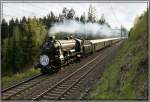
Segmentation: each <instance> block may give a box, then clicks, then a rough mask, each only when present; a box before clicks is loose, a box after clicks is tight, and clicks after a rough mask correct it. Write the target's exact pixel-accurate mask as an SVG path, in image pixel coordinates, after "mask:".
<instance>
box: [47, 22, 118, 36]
mask: <svg viewBox="0 0 150 102" xmlns="http://www.w3.org/2000/svg"><path fill="white" fill-rule="evenodd" d="M61 32H63V33H68V34H82V35H89V34H90V35H92V36H96V35H98V36H101V37H112V36H113V37H114V36H115V37H116V36H120V30H119V29H112V28H110V27H108V26H107V25H106V24H104V25H100V24H98V23H91V22H88V23H85V24H83V23H81V22H77V21H75V20H65V22H63V23H62V22H61V23H55V24H54V25H53V26H52V27H51V29H50V30H49V36H52V35H55V34H57V33H61Z"/></svg>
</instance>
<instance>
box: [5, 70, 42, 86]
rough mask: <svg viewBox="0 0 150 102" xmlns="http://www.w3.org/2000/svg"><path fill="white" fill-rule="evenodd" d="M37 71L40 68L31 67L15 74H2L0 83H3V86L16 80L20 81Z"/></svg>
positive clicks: (35, 73)
mask: <svg viewBox="0 0 150 102" xmlns="http://www.w3.org/2000/svg"><path fill="white" fill-rule="evenodd" d="M39 73H40V70H38V69H34V68H31V69H29V70H27V71H25V72H22V73H17V74H14V75H11V76H4V77H2V85H3V87H7V86H10V85H12V84H14V83H16V82H20V81H22V80H24V79H25V78H30V77H32V76H34V75H37V74H39Z"/></svg>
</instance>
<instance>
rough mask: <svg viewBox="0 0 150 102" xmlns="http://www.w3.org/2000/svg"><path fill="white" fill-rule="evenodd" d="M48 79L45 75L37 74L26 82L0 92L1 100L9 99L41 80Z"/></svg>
mask: <svg viewBox="0 0 150 102" xmlns="http://www.w3.org/2000/svg"><path fill="white" fill-rule="evenodd" d="M46 78H48V76H47V75H43V74H39V75H36V76H34V77H32V78H29V79H27V80H24V81H22V82H20V83H18V84H15V85H13V86H11V87H8V88H6V89H4V90H2V91H1V93H2V99H4V100H5V99H10V98H11V97H13V96H15V95H17V94H19V93H21V92H23V91H24V90H27V89H29V88H31V87H32V86H34V85H36V84H38V83H40V82H41V81H42V80H45V79H46Z"/></svg>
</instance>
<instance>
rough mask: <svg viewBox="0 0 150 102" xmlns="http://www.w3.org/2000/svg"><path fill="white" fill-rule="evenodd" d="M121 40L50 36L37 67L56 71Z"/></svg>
mask: <svg viewBox="0 0 150 102" xmlns="http://www.w3.org/2000/svg"><path fill="white" fill-rule="evenodd" d="M120 40H121V39H120V38H109V39H97V40H82V39H79V38H74V39H70V40H55V39H54V38H53V37H49V38H48V40H47V41H45V42H44V43H43V45H42V51H41V54H40V56H39V60H38V64H37V65H36V68H40V69H41V72H42V73H44V74H46V73H54V72H57V71H59V70H60V69H61V67H62V66H64V65H68V64H69V63H71V62H73V61H75V60H76V61H79V60H80V58H81V57H82V56H84V55H87V54H89V53H94V52H96V51H99V50H100V49H103V48H105V47H107V46H110V45H112V44H114V43H116V42H119V41H120Z"/></svg>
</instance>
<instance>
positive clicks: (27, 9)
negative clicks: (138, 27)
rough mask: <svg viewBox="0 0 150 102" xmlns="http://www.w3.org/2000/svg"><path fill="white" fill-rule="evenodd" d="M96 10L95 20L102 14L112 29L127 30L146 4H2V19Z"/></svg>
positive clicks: (79, 13)
mask: <svg viewBox="0 0 150 102" xmlns="http://www.w3.org/2000/svg"><path fill="white" fill-rule="evenodd" d="M90 4H92V6H93V7H95V9H96V16H97V19H100V17H101V15H102V14H104V16H105V19H106V21H107V22H108V23H109V24H110V25H111V27H112V28H115V27H118V28H120V26H121V25H122V26H124V27H125V28H127V29H128V30H129V29H130V28H131V27H132V26H133V22H134V19H135V17H136V16H139V15H140V14H142V13H143V11H145V10H146V8H147V3H146V2H145V3H143V2H138V3H133V2H132V3H113V2H111V3H110V2H109V3H100V2H99V3H83V2H82V3H81V2H79V3H3V18H5V19H6V20H7V21H8V20H9V19H11V18H12V17H13V18H19V19H20V18H22V17H23V16H26V17H34V16H36V17H43V16H46V15H47V14H48V13H50V11H52V12H54V14H55V15H59V14H60V13H61V12H62V9H63V8H64V7H66V8H68V9H71V8H73V9H74V10H75V15H76V16H81V15H82V14H83V13H84V12H85V14H86V16H87V13H88V9H89V5H90Z"/></svg>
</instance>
